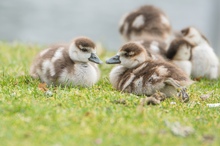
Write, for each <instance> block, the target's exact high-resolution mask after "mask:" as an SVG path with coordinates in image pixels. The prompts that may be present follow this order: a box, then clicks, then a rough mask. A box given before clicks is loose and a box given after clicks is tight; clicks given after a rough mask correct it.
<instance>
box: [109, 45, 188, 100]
mask: <svg viewBox="0 0 220 146" xmlns="http://www.w3.org/2000/svg"><path fill="white" fill-rule="evenodd" d="M106 63H107V64H120V65H118V66H116V67H114V68H113V69H112V70H111V72H110V82H111V84H112V85H113V87H114V88H116V89H117V90H120V91H123V92H128V93H134V94H137V95H148V96H150V95H153V94H154V93H156V92H157V91H160V92H162V93H164V94H165V95H166V96H167V97H170V96H173V95H175V94H177V90H178V89H180V93H181V95H182V98H183V100H184V101H187V100H188V99H189V97H188V94H187V93H186V91H185V86H187V85H190V84H191V83H192V81H191V80H190V79H189V77H188V76H187V75H186V74H185V73H184V72H183V71H182V70H181V69H179V68H178V67H176V66H175V65H173V64H170V63H168V62H162V61H158V60H153V59H152V58H151V55H150V53H149V52H148V51H147V50H146V49H144V47H143V46H141V45H140V44H138V43H135V42H129V43H127V44H125V45H123V46H122V47H121V49H120V50H119V51H118V53H117V55H116V56H114V57H112V58H110V59H108V60H106Z"/></svg>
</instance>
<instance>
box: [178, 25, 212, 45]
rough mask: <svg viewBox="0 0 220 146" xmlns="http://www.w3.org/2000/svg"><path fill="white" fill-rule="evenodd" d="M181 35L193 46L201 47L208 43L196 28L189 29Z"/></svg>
mask: <svg viewBox="0 0 220 146" xmlns="http://www.w3.org/2000/svg"><path fill="white" fill-rule="evenodd" d="M181 33H182V35H183V37H184V38H185V39H187V40H188V41H189V42H190V43H191V44H194V45H200V44H203V43H208V44H209V41H208V40H207V38H206V37H205V36H204V35H203V34H202V33H201V32H199V30H197V29H196V28H195V27H187V28H185V29H183V30H181Z"/></svg>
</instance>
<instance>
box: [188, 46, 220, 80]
mask: <svg viewBox="0 0 220 146" xmlns="http://www.w3.org/2000/svg"><path fill="white" fill-rule="evenodd" d="M192 55H193V56H192V76H193V77H207V78H210V79H215V78H217V77H218V66H219V61H218V58H217V56H216V55H215V53H214V52H213V50H212V48H210V47H209V46H207V45H203V46H197V47H196V48H193V51H192Z"/></svg>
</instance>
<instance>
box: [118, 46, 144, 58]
mask: <svg viewBox="0 0 220 146" xmlns="http://www.w3.org/2000/svg"><path fill="white" fill-rule="evenodd" d="M120 51H121V52H126V54H127V55H128V56H134V55H138V54H140V53H141V52H142V51H143V50H142V48H140V46H138V45H137V44H135V43H127V44H125V45H124V46H122V48H121V50H120ZM131 52H132V53H131ZM130 53H131V54H132V55H131V54H130Z"/></svg>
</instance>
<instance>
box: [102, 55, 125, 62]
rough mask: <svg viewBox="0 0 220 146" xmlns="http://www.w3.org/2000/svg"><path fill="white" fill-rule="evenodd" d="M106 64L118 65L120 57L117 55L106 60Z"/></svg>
mask: <svg viewBox="0 0 220 146" xmlns="http://www.w3.org/2000/svg"><path fill="white" fill-rule="evenodd" d="M106 63H107V64H120V63H121V61H120V56H119V55H115V56H113V57H112V58H110V59H108V60H106Z"/></svg>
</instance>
